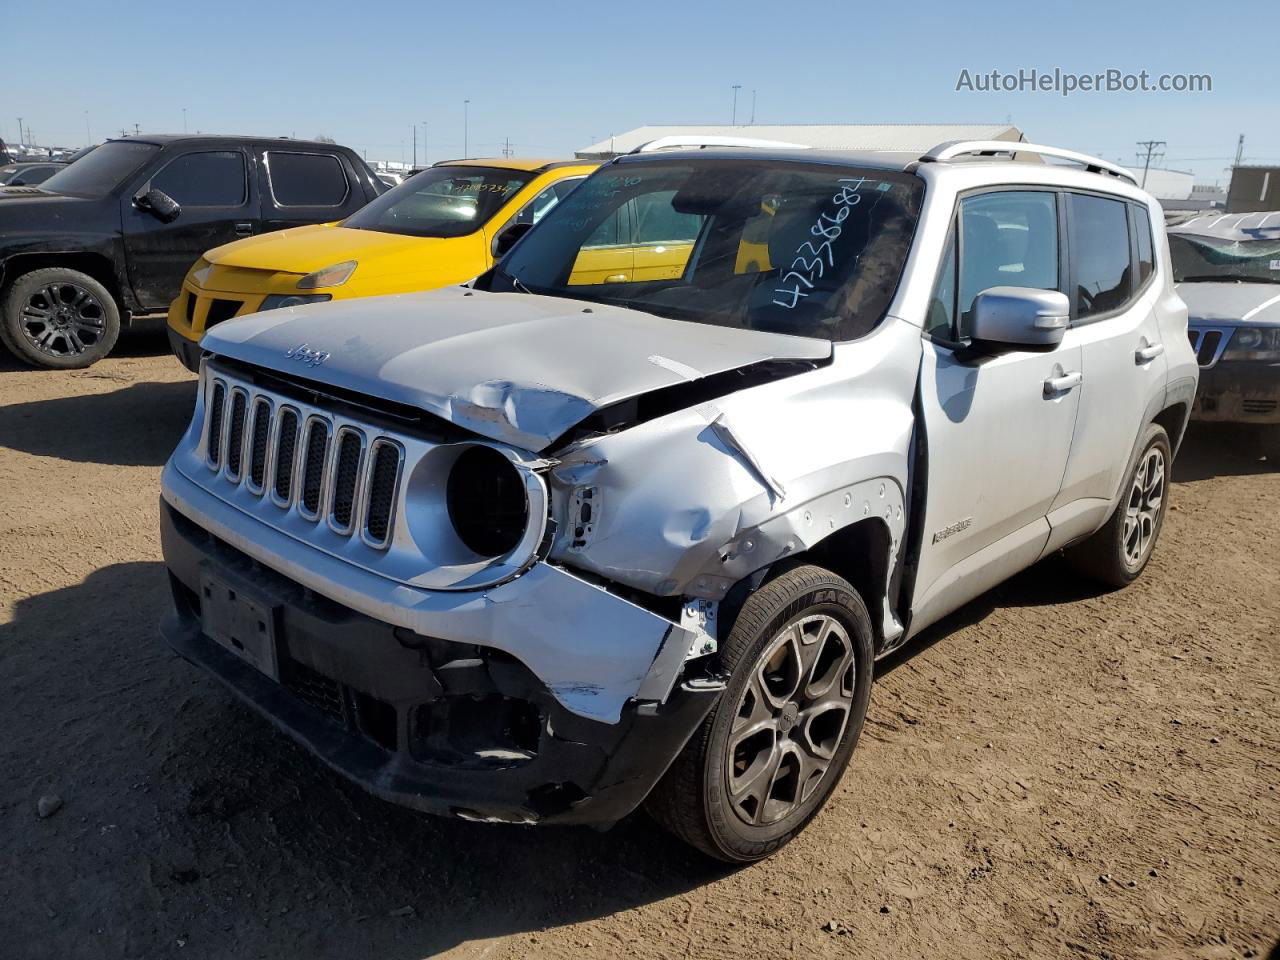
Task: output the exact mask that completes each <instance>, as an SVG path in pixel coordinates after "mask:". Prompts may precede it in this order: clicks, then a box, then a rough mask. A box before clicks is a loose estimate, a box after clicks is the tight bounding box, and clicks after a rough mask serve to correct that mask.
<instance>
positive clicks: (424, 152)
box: [422, 120, 431, 167]
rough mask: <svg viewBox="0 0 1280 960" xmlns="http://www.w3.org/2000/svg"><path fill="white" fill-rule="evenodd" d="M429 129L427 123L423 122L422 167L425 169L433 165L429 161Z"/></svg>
mask: <svg viewBox="0 0 1280 960" xmlns="http://www.w3.org/2000/svg"><path fill="white" fill-rule="evenodd" d="M429 129H430V127H428V126H427V121H425V120H423V121H422V165H423V166H424V167H426V166H430V165H431V161H430V160H429V159H427V131H428V130H429Z"/></svg>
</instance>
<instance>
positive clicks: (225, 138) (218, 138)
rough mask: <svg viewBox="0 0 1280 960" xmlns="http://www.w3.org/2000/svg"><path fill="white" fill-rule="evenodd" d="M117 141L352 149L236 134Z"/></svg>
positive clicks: (150, 135) (151, 135) (145, 135)
mask: <svg viewBox="0 0 1280 960" xmlns="http://www.w3.org/2000/svg"><path fill="white" fill-rule="evenodd" d="M116 141H124V142H130V141H132V142H134V143H153V144H156V145H157V146H164V145H165V144H168V143H179V142H198V143H214V144H217V143H224V144H231V143H262V144H268V145H273V146H293V147H318V148H320V149H324V150H332V149H339V150H350V149H351V148H350V147H344V146H343V145H342V144H339V143H321V142H320V141H319V140H295V139H293V138H292V137H251V136H240V135H238V134H234V133H141V134H137V135H136V136H128V137H110V138H109V139H108V140H107V142H108V143H113V142H116Z"/></svg>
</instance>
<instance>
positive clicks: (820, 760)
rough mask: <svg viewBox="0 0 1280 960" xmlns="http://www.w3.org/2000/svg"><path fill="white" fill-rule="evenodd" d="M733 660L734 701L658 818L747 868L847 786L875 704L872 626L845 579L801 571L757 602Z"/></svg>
mask: <svg viewBox="0 0 1280 960" xmlns="http://www.w3.org/2000/svg"><path fill="white" fill-rule="evenodd" d="M721 655H722V665H723V667H724V668H725V669H727V670H729V671H730V672H731V677H730V681H729V684H728V686H727V688H726V689H725V692H724V695H723V696H722V697H721V699H720V702H719V703H718V704H717V705H716V707H715V709H714V710H713V711H712V712H711V714H710V715H709V716H708V717H707V718H706V720H704V721H703V724H702V726H701V727H700V728H699V729H698V731H697V732H696V733H694V735H693V737H692V738H691V739H690V741H689V743H688V745H687V746H686V747H685V749H684V750H683V752H681V754H680V755H679V756H678V757H677V758H676V760H675V761H674V763H673V764H672V765H671V768H670V769H669V770H668V771H667V773H666V775H665V776H664V777H663V779H662V780H661V781H660V782H659V783H658V785H657V786H656V787H655V788H654V791H653V793H652V794H651V795H650V797H649V799H648V801H647V802H646V808H647V809H648V811H649V812H650V814H651V815H652V816H653V817H654V818H655V819H657V820H658V822H659V823H661V824H663V825H664V826H665V827H667V829H669V830H670V831H671V832H672V833H674V834H676V836H678V837H680V838H681V839H683V840H685V841H686V842H688V843H690V844H692V845H693V846H695V847H697V848H698V849H700V850H702V851H703V852H705V853H707V854H709V855H711V856H713V857H716V858H717V859H720V860H725V861H729V862H732V863H747V862H750V861H753V860H759V859H761V858H763V857H766V856H768V855H769V854H771V853H773V852H774V851H775V850H777V849H779V848H780V847H782V846H783V845H784V844H786V843H787V842H788V841H790V840H791V839H792V838H793V837H795V835H796V834H798V833H799V832H800V831H801V830H803V829H804V827H805V825H806V824H808V822H809V821H810V820H811V819H813V817H814V816H815V815H816V814H817V813H818V811H819V810H820V809H821V808H822V806H823V804H824V803H825V802H826V800H827V797H828V796H830V794H831V791H832V790H833V789H834V788H835V785H836V783H838V782H839V780H840V776H841V774H842V773H843V772H844V768H845V766H846V765H847V764H848V761H849V755H850V754H851V753H852V752H853V748H854V745H855V744H856V743H857V741H858V735H859V734H860V733H861V732H862V724H863V720H864V719H865V717H866V713H867V702H868V700H869V698H870V695H871V663H872V633H871V620H870V617H869V616H868V615H867V609H866V606H865V605H864V603H863V601H862V598H861V597H859V596H858V594H857V592H856V591H855V590H854V589H853V587H851V586H850V585H849V584H848V583H846V582H845V581H844V580H842V579H841V578H840V577H837V576H836V575H835V574H833V573H831V572H830V571H827V570H824V569H822V568H821V567H815V566H802V567H797V568H795V569H793V570H790V571H788V572H787V573H784V574H782V575H781V576H779V577H777V578H776V579H774V580H771V581H769V582H768V583H766V584H765V585H764V586H762V587H760V588H759V589H758V590H757V591H756V592H755V593H754V594H752V595H751V596H750V597H749V598H748V599H747V602H746V603H745V604H744V605H743V608H742V611H741V613H740V614H739V615H738V618H737V620H736V621H735V623H734V625H733V629H732V631H731V632H730V635H729V638H728V640H727V641H726V642H725V644H724V646H723V647H722V653H721Z"/></svg>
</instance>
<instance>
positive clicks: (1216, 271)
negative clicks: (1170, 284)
mask: <svg viewBox="0 0 1280 960" xmlns="http://www.w3.org/2000/svg"><path fill="white" fill-rule="evenodd" d="M1169 255H1170V256H1171V257H1172V259H1173V279H1174V280H1176V281H1177V282H1179V283H1185V282H1191V283H1195V282H1197V281H1222V280H1238V281H1244V282H1246V283H1280V240H1225V239H1221V238H1218V237H1204V236H1199V235H1197V234H1191V233H1171V234H1169Z"/></svg>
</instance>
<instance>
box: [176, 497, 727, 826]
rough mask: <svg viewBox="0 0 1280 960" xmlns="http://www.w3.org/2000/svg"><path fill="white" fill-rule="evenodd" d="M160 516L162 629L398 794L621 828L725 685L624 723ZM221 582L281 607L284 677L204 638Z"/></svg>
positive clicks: (341, 765) (423, 804)
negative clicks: (206, 607)
mask: <svg viewBox="0 0 1280 960" xmlns="http://www.w3.org/2000/svg"><path fill="white" fill-rule="evenodd" d="M160 517H161V543H162V546H163V550H164V557H165V562H166V563H167V565H168V567H169V574H170V581H171V584H172V587H173V594H174V609H173V611H171V612H170V613H169V615H168V616H166V617H165V619H164V621H163V623H162V624H161V627H160V631H161V633H162V635H163V636H164V638H165V639H166V640H167V641H168V642H169V643H170V644H171V645H172V646H173V647H174V649H175V650H177V652H178V653H180V654H181V655H182V656H183V657H185V658H186V659H187V660H189V661H191V662H192V663H194V664H196V665H197V666H200V667H203V668H204V669H206V670H208V671H209V672H211V673H212V674H214V675H215V676H216V677H218V679H220V680H222V681H223V682H224V683H225V684H227V686H229V687H230V688H231V689H232V690H233V691H234V692H235V693H236V694H238V695H239V696H240V697H241V699H243V700H244V701H246V702H247V703H249V704H250V705H251V706H253V707H255V708H257V709H258V710H259V711H260V712H261V713H263V714H265V715H266V716H268V717H269V718H270V719H271V720H272V721H273V722H274V723H275V724H276V725H277V726H278V727H280V728H281V729H282V730H284V731H285V732H286V733H288V734H289V735H290V736H292V737H293V738H294V739H295V740H297V741H298V742H299V743H301V744H302V745H303V746H305V747H307V748H308V749H310V750H311V751H312V752H313V753H315V754H316V755H317V756H319V757H320V758H321V759H322V760H324V761H325V762H326V763H327V764H329V766H331V767H332V768H334V769H335V770H337V771H338V772H339V773H342V774H344V775H346V776H347V777H349V778H350V779H352V780H354V781H355V782H357V783H359V784H360V785H361V786H363V787H365V788H366V789H367V790H369V791H370V792H371V793H374V794H376V795H377V796H379V797H382V798H384V799H386V800H390V801H392V802H394V803H399V804H403V805H404V806H408V807H413V808H415V809H418V810H423V811H427V812H430V813H440V814H447V815H454V816H461V817H464V818H467V819H482V820H488V819H492V820H499V821H504V822H523V823H605V824H607V823H612V822H615V821H617V820H619V819H621V818H622V817H624V816H626V815H627V814H628V813H630V812H631V811H632V810H634V809H635V808H636V807H637V806H639V804H640V803H641V801H643V800H644V798H645V796H647V795H648V793H649V791H650V790H651V789H652V787H653V785H654V784H655V783H656V782H657V781H658V779H659V777H661V776H662V774H663V773H664V772H665V771H666V768H667V767H668V765H669V764H670V763H671V761H672V760H673V759H674V758H675V756H676V754H677V753H679V751H680V750H681V749H682V748H683V747H684V744H685V742H686V741H687V740H688V739H689V737H690V736H691V735H692V733H693V731H694V730H695V729H696V728H697V726H698V724H700V723H701V722H702V720H703V718H704V717H705V716H706V715H707V713H708V712H709V711H710V709H711V707H712V706H713V705H714V704H715V702H716V699H717V698H718V696H719V694H720V691H721V690H722V689H723V685H722V684H721V683H719V682H717V681H716V680H715V679H714V678H707V677H700V676H686V677H684V678H682V679H681V681H679V682H677V684H676V687H675V689H674V690H673V691H672V693H671V696H670V697H669V698H668V699H667V701H666V703H664V704H656V703H634V702H632V703H629V704H628V705H627V707H626V708H625V709H624V710H623V713H622V718H621V720H620V722H619V723H616V724H606V723H600V722H598V721H594V720H588V719H585V718H583V717H580V716H578V715H576V714H573V713H570V712H569V711H567V710H565V709H564V708H563V707H562V706H561V705H560V704H559V702H558V701H557V700H555V698H554V697H553V696H552V695H551V694H550V692H549V691H548V690H547V689H546V687H545V686H544V685H543V684H542V683H541V681H539V680H538V678H537V677H536V676H534V674H533V673H532V672H531V671H530V670H529V669H528V668H526V667H525V666H524V665H523V664H521V663H520V662H519V661H518V660H516V659H515V658H513V657H510V656H507V655H505V654H503V653H501V652H499V651H495V650H491V649H489V648H484V647H476V646H471V645H467V644H459V643H453V642H450V641H448V640H444V639H438V638H430V637H422V636H419V635H417V634H413V633H411V632H409V631H405V630H403V629H400V628H396V627H392V626H391V625H389V624H386V623H383V622H381V621H378V620H374V619H372V618H370V617H367V616H365V615H363V614H360V613H358V612H356V611H354V610H351V609H349V608H347V607H344V606H342V605H340V604H337V603H334V602H333V601H331V600H328V599H327V598H325V597H321V596H319V595H317V594H316V593H314V592H312V591H309V590H306V589H305V588H303V587H301V586H299V585H298V584H296V583H294V582H293V581H291V580H289V579H287V578H285V577H283V576H281V575H280V574H278V573H275V572H274V571H272V570H269V569H267V568H265V567H263V566H262V565H261V564H259V563H257V562H255V561H254V560H252V559H250V558H249V557H247V556H245V555H244V554H243V553H241V552H240V551H238V550H236V549H234V548H233V547H231V546H229V545H228V544H226V543H223V542H222V541H220V540H218V539H216V538H215V537H213V536H212V535H210V534H209V533H207V532H206V531H204V530H203V529H201V528H200V527H198V526H197V525H196V524H194V523H192V522H191V521H190V520H188V519H187V518H186V517H184V516H182V515H181V514H179V513H177V512H176V511H175V510H173V508H172V507H170V506H169V505H168V504H166V503H164V502H163V501H162V502H161V504H160ZM211 576H212V577H214V578H216V580H217V582H219V583H224V584H230V585H232V586H233V588H234V589H235V590H238V591H243V593H244V595H245V596H246V597H248V598H251V600H252V602H253V603H255V604H256V607H255V609H262V610H267V611H269V613H268V614H267V615H268V616H269V617H270V618H271V620H272V633H273V635H274V638H275V647H276V652H277V659H278V673H279V677H280V679H279V681H277V680H275V679H273V678H272V677H270V676H268V675H267V674H266V673H263V672H261V671H260V670H259V669H258V668H256V667H254V666H252V665H250V664H249V663H248V662H246V661H245V660H244V659H242V658H241V657H239V656H237V655H235V654H233V653H231V652H230V651H229V650H228V649H226V648H225V647H223V646H222V645H220V644H219V643H217V642H216V641H214V640H213V639H211V638H210V637H209V636H208V635H207V634H206V633H205V630H204V627H203V620H202V616H201V603H202V590H203V587H202V584H208V583H209V582H210V580H209V578H210V577H211ZM209 602H212V601H209ZM509 726H512V727H519V730H512V729H507V728H508V727H509ZM489 741H492V742H489Z"/></svg>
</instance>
